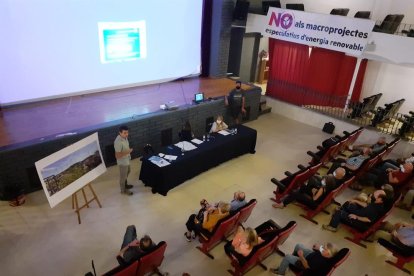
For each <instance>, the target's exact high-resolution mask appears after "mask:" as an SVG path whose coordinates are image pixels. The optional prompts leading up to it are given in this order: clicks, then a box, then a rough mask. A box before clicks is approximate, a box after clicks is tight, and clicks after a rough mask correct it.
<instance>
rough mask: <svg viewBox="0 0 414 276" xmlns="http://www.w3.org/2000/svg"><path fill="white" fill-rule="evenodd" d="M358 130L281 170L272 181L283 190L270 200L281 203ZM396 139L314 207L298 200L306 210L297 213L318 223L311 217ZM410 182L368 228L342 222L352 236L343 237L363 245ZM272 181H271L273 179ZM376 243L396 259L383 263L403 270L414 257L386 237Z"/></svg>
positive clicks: (381, 156) (378, 159)
mask: <svg viewBox="0 0 414 276" xmlns="http://www.w3.org/2000/svg"><path fill="white" fill-rule="evenodd" d="M362 131H363V128H359V129H357V130H355V131H353V132H352V133H347V132H344V134H345V135H344V136H342V137H340V136H336V138H337V142H336V143H333V144H332V145H330V146H329V148H322V147H318V149H319V153H322V154H316V153H313V152H308V154H309V155H311V156H312V157H313V158H312V160H311V162H309V166H307V167H304V166H302V165H299V166H298V167H299V170H298V171H296V172H294V173H291V172H285V174H286V178H284V179H282V180H280V181H279V180H276V182H279V183H278V186H279V187H280V186H281V185H280V184H282V185H283V186H284V187H285V189H284V190H283V191H280V189H279V188H278V189H276V190H275V191H274V192H273V193H274V197H273V198H271V200H273V201H275V202H281V200H282V199H283V198H284V197H285V196H286V195H288V194H289V193H290V192H292V191H293V190H295V189H297V188H299V187H300V186H301V185H302V184H304V183H305V182H306V181H307V180H308V179H309V178H310V177H312V176H313V175H315V173H317V171H318V170H319V168H321V167H323V166H326V165H327V164H328V163H329V162H330V161H332V160H333V159H334V158H335V157H337V156H339V155H341V153H342V152H343V151H345V150H346V149H347V148H348V147H349V146H350V145H352V144H353V143H354V142H355V141H356V140H357V139H358V137H359V135H360V134H361V133H362ZM399 141H400V138H396V139H395V140H393V141H392V142H390V143H389V144H387V147H386V148H385V149H383V150H382V151H381V152H379V153H377V154H375V155H372V156H371V158H369V159H366V160H365V161H364V162H363V163H362V165H361V166H360V167H359V169H358V170H357V171H355V172H354V173H353V174H352V175H351V176H348V178H347V179H345V181H344V182H343V184H342V185H340V186H339V187H337V188H336V189H334V190H332V191H331V192H330V193H329V194H328V195H326V197H325V198H324V200H323V201H322V202H320V203H319V205H318V206H309V205H307V204H306V202H300V201H299V202H298V203H297V205H298V206H301V207H302V208H303V209H304V210H305V212H306V213H305V214H301V216H302V217H304V218H306V219H307V220H309V221H311V222H313V223H315V224H318V222H317V221H315V220H314V217H315V216H316V215H317V214H319V213H321V212H325V213H327V214H329V213H328V212H327V211H325V209H326V208H327V207H328V206H329V205H330V204H332V203H336V204H337V202H336V201H335V198H336V197H337V196H338V195H339V194H340V193H341V192H342V191H344V190H345V189H346V188H347V187H349V186H350V185H351V184H352V183H353V182H354V181H356V180H358V179H359V178H360V177H361V176H362V175H364V174H365V173H366V172H368V171H369V170H370V169H371V168H373V167H374V166H375V165H377V164H379V163H380V162H382V161H384V160H386V157H387V156H388V154H390V153H391V151H392V150H393V149H394V147H395V146H396V145H397V144H398V142H399ZM412 181H414V176H412V177H411V178H409V179H407V180H405V181H404V183H401V184H400V185H399V186H398V187H395V197H394V200H393V202H392V204H390V205H389V206H388V208H387V209H386V211H385V212H384V213H383V214H382V216H380V217H379V218H378V219H377V220H376V221H375V222H373V223H372V224H371V225H370V226H369V227H366V228H355V227H354V226H351V225H346V223H345V224H344V227H345V228H346V229H347V230H348V231H349V232H350V233H351V234H352V237H346V238H345V239H347V240H349V241H352V242H354V243H355V244H358V245H360V246H362V247H364V248H366V245H365V244H363V243H362V241H364V240H366V239H367V238H368V237H369V236H370V235H372V234H373V233H375V232H376V231H377V230H378V229H379V228H380V226H381V224H382V223H383V222H384V221H385V219H386V218H387V217H388V216H389V215H390V213H391V211H392V210H393V208H394V207H395V206H396V204H397V203H398V202H399V201H400V200H401V197H402V193H401V191H403V190H404V189H405V188H406V186H407V185H409V184H410V183H411V182H412ZM272 182H275V180H273V181H272ZM299 200H300V199H299ZM379 244H380V245H382V246H384V247H385V248H387V249H388V250H390V251H391V252H392V254H393V255H394V256H395V257H396V258H397V261H396V262H395V263H393V262H391V261H389V260H387V261H386V262H387V263H389V264H392V265H394V266H396V267H397V268H399V269H401V270H403V271H406V272H407V270H406V269H404V265H405V264H406V263H408V262H411V261H412V260H414V251H413V252H407V251H405V250H403V249H401V248H399V247H398V246H396V245H395V244H392V243H390V242H388V241H386V240H379Z"/></svg>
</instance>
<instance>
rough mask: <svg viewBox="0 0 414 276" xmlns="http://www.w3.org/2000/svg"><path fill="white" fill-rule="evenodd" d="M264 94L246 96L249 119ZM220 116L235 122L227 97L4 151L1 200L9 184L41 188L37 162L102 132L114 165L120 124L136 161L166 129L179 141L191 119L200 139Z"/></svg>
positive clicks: (0, 166) (254, 91)
mask: <svg viewBox="0 0 414 276" xmlns="http://www.w3.org/2000/svg"><path fill="white" fill-rule="evenodd" d="M260 92H261V90H260V88H253V89H250V90H248V92H247V93H246V107H247V108H248V107H250V117H249V118H248V120H255V119H257V117H258V113H259V104H260ZM220 113H221V114H223V115H224V118H225V121H226V122H227V123H231V119H230V114H229V113H228V110H227V109H226V107H225V106H224V100H223V98H220V99H217V100H213V101H211V102H206V103H203V104H199V105H191V106H186V107H180V108H179V109H178V110H174V111H162V110H160V111H158V112H154V113H150V114H145V115H142V116H134V117H130V118H126V119H122V120H118V121H113V122H109V123H105V124H101V125H98V126H95V127H90V128H84V129H79V130H68V132H76V133H77V134H76V135H71V136H66V137H61V138H55V137H54V136H52V137H46V138H45V139H44V140H42V141H40V140H34V141H30V142H25V143H21V144H18V145H14V146H8V147H3V148H0V200H4V199H5V197H6V194H5V190H6V187H7V186H8V185H12V186H13V185H20V186H21V187H22V188H23V190H24V191H25V192H26V193H29V192H32V191H36V190H39V189H41V188H42V187H41V184H40V181H39V178H38V176H37V172H36V170H35V167H34V163H35V162H36V161H38V160H40V159H42V158H44V157H46V156H48V155H50V154H52V153H54V152H56V151H58V150H60V149H62V148H64V147H66V146H68V145H70V144H73V143H75V142H77V141H79V140H81V139H82V138H85V137H86V136H89V135H90V134H92V133H94V132H98V135H99V142H100V146H101V151H102V155H103V157H104V160H105V163H106V165H107V166H111V165H113V164H114V160H115V159H114V156H113V151H111V150H112V149H113V141H114V139H115V138H116V136H117V134H118V128H119V126H120V125H123V124H125V125H127V126H128V127H129V129H130V131H129V133H130V138H129V142H130V145H131V147H132V148H133V149H134V151H133V152H132V158H137V157H139V156H140V155H141V154H142V148H143V146H144V145H145V144H147V143H150V144H152V145H153V147H154V149H155V150H156V151H157V150H158V149H160V147H161V131H162V130H164V129H167V128H172V130H173V131H172V133H173V137H172V138H173V142H177V141H178V132H179V131H180V130H181V127H182V125H183V124H184V122H185V121H186V120H187V119H189V120H190V123H191V125H192V128H193V131H194V134H195V135H196V136H198V137H200V136H202V135H203V134H204V132H205V123H206V119H207V118H209V117H212V116H215V115H217V114H220Z"/></svg>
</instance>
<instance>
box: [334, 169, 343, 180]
mask: <svg viewBox="0 0 414 276" xmlns="http://www.w3.org/2000/svg"><path fill="white" fill-rule="evenodd" d="M345 174H346V171H345V169H344V168H342V167H339V168H337V169H336V170H335V171H334V172H333V176H334V177H335V178H336V179H338V180H341V179H342V178H344V177H345Z"/></svg>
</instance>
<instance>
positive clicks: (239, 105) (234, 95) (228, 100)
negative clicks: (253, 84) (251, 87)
mask: <svg viewBox="0 0 414 276" xmlns="http://www.w3.org/2000/svg"><path fill="white" fill-rule="evenodd" d="M244 94H245V92H244V90H243V89H241V81H236V88H235V89H233V90H231V91H230V93H229V95H228V96H226V97H225V98H224V103H225V104H226V106H229V107H230V112H231V116H232V117H233V120H234V123H235V124H236V125H238V124H239V115H240V112H241V113H243V114H245V113H246V109H244V104H245V102H246V99H245V95H244Z"/></svg>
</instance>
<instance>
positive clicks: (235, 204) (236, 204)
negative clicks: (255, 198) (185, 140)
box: [230, 191, 247, 212]
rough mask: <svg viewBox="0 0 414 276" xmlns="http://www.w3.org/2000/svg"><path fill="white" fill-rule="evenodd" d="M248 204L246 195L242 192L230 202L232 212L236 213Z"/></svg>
mask: <svg viewBox="0 0 414 276" xmlns="http://www.w3.org/2000/svg"><path fill="white" fill-rule="evenodd" d="M246 204H247V202H246V194H245V193H244V192H242V191H238V192H235V193H234V196H233V199H232V201H230V212H235V211H237V210H238V209H240V208H241V207H243V206H245V205H246Z"/></svg>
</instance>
